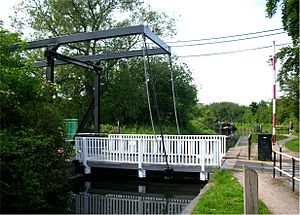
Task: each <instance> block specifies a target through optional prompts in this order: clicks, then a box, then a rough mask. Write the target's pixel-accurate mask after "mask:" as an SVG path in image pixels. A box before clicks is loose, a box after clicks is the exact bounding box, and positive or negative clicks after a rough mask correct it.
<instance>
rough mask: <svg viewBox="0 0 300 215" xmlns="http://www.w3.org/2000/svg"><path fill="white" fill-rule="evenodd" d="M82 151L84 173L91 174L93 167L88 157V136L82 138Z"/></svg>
mask: <svg viewBox="0 0 300 215" xmlns="http://www.w3.org/2000/svg"><path fill="white" fill-rule="evenodd" d="M82 143H83V147H82V149H83V150H82V153H83V158H82V164H83V167H84V174H90V173H91V167H89V166H88V164H87V159H88V142H87V140H86V137H83V138H82Z"/></svg>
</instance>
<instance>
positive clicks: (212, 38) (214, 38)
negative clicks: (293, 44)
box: [167, 28, 283, 44]
mask: <svg viewBox="0 0 300 215" xmlns="http://www.w3.org/2000/svg"><path fill="white" fill-rule="evenodd" d="M278 30H283V28H275V29H271V30H265V31H257V32H251V33H244V34H235V35H228V36H220V37H211V38H203V39H192V40H178V41H169V42H167V43H169V44H172V43H187V42H200V41H207V40H218V39H226V38H230V37H241V36H247V35H252V34H261V33H267V32H271V31H278Z"/></svg>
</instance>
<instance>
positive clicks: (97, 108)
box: [94, 69, 100, 133]
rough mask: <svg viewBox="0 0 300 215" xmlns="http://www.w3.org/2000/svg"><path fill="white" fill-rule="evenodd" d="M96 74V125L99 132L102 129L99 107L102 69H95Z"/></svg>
mask: <svg viewBox="0 0 300 215" xmlns="http://www.w3.org/2000/svg"><path fill="white" fill-rule="evenodd" d="M95 72H96V75H95V92H94V96H95V103H94V125H95V133H99V132H100V130H99V128H100V123H99V122H100V120H99V116H100V114H99V113H100V108H99V100H100V96H99V95H100V92H99V81H100V71H99V70H98V69H96V70H95Z"/></svg>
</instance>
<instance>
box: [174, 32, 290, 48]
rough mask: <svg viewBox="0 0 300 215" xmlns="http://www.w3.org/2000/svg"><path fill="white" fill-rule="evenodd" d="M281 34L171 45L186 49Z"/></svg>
mask: <svg viewBox="0 0 300 215" xmlns="http://www.w3.org/2000/svg"><path fill="white" fill-rule="evenodd" d="M283 33H285V32H284V31H282V32H277V33H272V34H264V35H259V36H253V37H246V38H238V39H232V40H222V41H215V42H208V43H193V44H184V45H173V46H172V47H188V46H203V45H213V44H219V43H229V42H237V41H242V40H250V39H256V38H261V37H268V36H274V35H278V34H283Z"/></svg>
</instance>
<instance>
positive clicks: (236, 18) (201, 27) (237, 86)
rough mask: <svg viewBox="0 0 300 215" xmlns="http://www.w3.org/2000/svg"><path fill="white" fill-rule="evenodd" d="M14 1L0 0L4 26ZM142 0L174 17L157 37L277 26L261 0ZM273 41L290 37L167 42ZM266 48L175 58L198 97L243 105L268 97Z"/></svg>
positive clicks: (194, 50)
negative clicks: (170, 31) (172, 28)
mask: <svg viewBox="0 0 300 215" xmlns="http://www.w3.org/2000/svg"><path fill="white" fill-rule="evenodd" d="M18 2H20V0H9V1H6V0H1V3H0V19H2V20H4V24H5V27H7V28H8V24H9V23H8V21H9V19H8V16H9V15H13V10H12V7H13V5H14V4H16V3H18ZM146 2H149V4H150V5H151V7H152V8H153V9H155V10H159V11H164V12H166V13H167V14H169V15H170V16H173V17H174V18H175V19H176V25H177V35H176V36H175V37H174V38H162V39H163V40H165V41H178V40H193V39H203V38H212V37H220V36H228V35H235V34H243V33H251V32H258V31H264V30H271V29H277V28H281V27H282V23H281V19H280V12H281V11H279V13H277V14H276V15H275V16H274V17H273V18H272V19H269V18H266V13H265V0H226V1H224V0H214V1H212V0H146ZM269 33H272V32H269ZM250 36H254V35H250ZM231 39H233V38H231ZM273 41H275V42H276V44H281V43H288V42H290V38H289V37H288V36H287V35H286V34H279V35H274V36H268V37H264V38H258V39H251V40H244V41H239V42H230V43H223V44H218V45H205V46H193V47H184V48H176V47H172V44H171V43H170V44H169V45H171V47H172V51H173V53H174V54H175V55H178V56H186V55H199V54H207V53H215V52H226V51H232V50H240V49H249V48H250V49H251V48H256V47H262V46H272V44H273ZM174 45H175V44H174ZM276 49H278V47H277V48H276ZM272 54H273V48H268V49H262V50H255V51H249V52H242V53H235V54H227V55H216V56H207V57H189V58H180V60H181V62H184V63H186V64H187V65H188V66H189V68H190V69H191V71H192V74H193V78H194V84H195V85H196V86H197V89H198V100H199V102H201V103H205V104H209V103H212V102H222V101H229V102H235V103H239V104H242V105H249V104H250V103H251V102H252V101H256V102H259V101H261V100H266V101H270V100H271V98H272V96H273V95H272V85H273V80H274V78H273V70H272V67H271V66H270V65H269V64H268V63H267V62H266V61H267V60H268V57H269V56H270V55H272ZM278 67H279V63H277V68H278ZM278 88H279V87H277V89H278ZM278 90H279V89H278ZM279 95H280V93H279Z"/></svg>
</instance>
